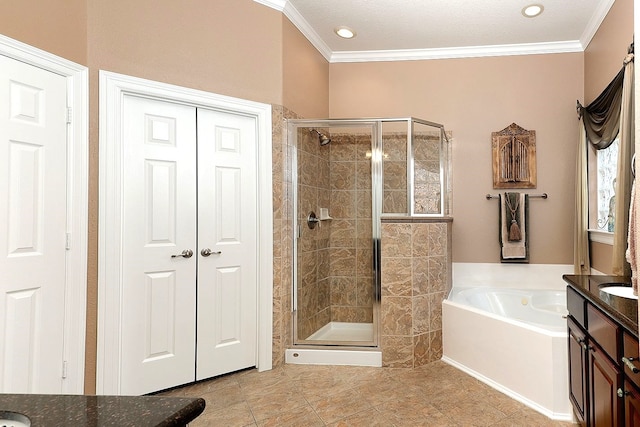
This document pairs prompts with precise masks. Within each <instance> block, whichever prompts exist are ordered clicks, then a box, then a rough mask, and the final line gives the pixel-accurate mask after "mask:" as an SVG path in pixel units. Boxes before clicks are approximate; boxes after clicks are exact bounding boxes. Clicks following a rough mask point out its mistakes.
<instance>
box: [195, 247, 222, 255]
mask: <svg viewBox="0 0 640 427" xmlns="http://www.w3.org/2000/svg"><path fill="white" fill-rule="evenodd" d="M221 253H222V251H215V252H212V251H211V249H209V248H204V249H203V250H201V251H200V255H202V256H209V255H220V254H221Z"/></svg>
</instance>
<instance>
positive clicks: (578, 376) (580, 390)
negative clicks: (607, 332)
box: [567, 316, 588, 426]
mask: <svg viewBox="0 0 640 427" xmlns="http://www.w3.org/2000/svg"><path fill="white" fill-rule="evenodd" d="M567 325H568V327H569V399H570V400H571V404H572V405H573V409H574V413H575V415H576V418H577V419H578V422H579V423H580V425H582V426H584V425H587V412H588V411H587V408H586V406H585V405H586V403H587V401H588V395H587V392H588V387H587V342H586V335H585V333H584V332H582V329H581V328H580V327H579V326H578V325H577V324H576V322H575V321H574V320H573V318H572V317H570V316H569V317H568V318H567Z"/></svg>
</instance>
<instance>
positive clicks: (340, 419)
mask: <svg viewBox="0 0 640 427" xmlns="http://www.w3.org/2000/svg"><path fill="white" fill-rule="evenodd" d="M162 394H163V395H169V396H198V397H202V398H204V399H205V400H206V402H207V406H206V408H205V411H204V413H203V414H202V415H200V416H199V417H198V418H197V419H196V420H194V421H193V422H192V423H191V424H189V425H190V426H191V427H199V426H225V427H226V426H278V427H280V426H295V427H302V426H367V427H369V426H526V427H531V426H571V425H572V424H571V423H568V422H564V423H563V422H557V421H552V420H550V419H548V418H546V417H545V416H543V415H541V414H539V413H538V412H536V411H534V410H532V409H529V408H527V407H526V406H524V405H523V404H521V403H519V402H517V401H515V400H513V399H510V398H508V397H507V396H505V395H503V394H502V393H500V392H498V391H495V390H494V389H492V388H490V387H489V386H487V385H485V384H483V383H481V382H479V381H477V380H476V379H475V378H473V377H470V376H468V375H466V374H464V373H463V372H461V371H459V370H457V369H456V368H454V367H452V366H450V365H447V364H445V363H444V362H441V361H437V362H434V363H431V364H429V365H426V366H423V367H420V368H414V369H391V368H365V367H350V366H310V365H284V366H282V367H278V368H275V369H273V370H271V371H267V372H262V373H259V372H257V371H256V370H255V369H252V370H246V371H241V372H238V373H234V374H229V375H225V376H222V377H218V378H215V379H212V380H208V381H203V382H200V383H197V384H193V385H189V386H185V387H181V388H177V389H173V390H170V391H166V392H163V393H162Z"/></svg>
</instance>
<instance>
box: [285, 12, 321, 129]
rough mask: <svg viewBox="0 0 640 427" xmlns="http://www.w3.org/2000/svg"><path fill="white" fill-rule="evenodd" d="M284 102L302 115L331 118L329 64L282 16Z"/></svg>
mask: <svg viewBox="0 0 640 427" xmlns="http://www.w3.org/2000/svg"><path fill="white" fill-rule="evenodd" d="M283 21H284V22H283V45H282V47H283V49H282V60H283V64H282V68H283V76H284V78H283V84H284V87H283V92H282V93H283V95H282V100H283V105H285V106H286V107H287V108H288V109H290V110H291V111H295V112H296V114H298V115H299V116H300V117H304V118H308V119H312V118H326V117H329V63H328V62H327V60H326V59H324V57H323V56H322V55H321V54H320V53H319V52H318V51H317V50H316V48H315V47H313V45H312V44H311V43H310V42H309V40H307V38H306V37H305V36H304V35H302V33H301V32H300V31H298V29H297V28H296V27H295V26H294V25H293V24H292V23H291V22H290V21H289V20H288V19H287V18H283Z"/></svg>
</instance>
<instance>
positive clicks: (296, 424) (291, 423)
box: [258, 405, 325, 427]
mask: <svg viewBox="0 0 640 427" xmlns="http://www.w3.org/2000/svg"><path fill="white" fill-rule="evenodd" d="M324 425H325V424H324V423H323V422H322V420H321V419H320V417H318V416H317V415H316V413H315V412H314V411H313V409H312V408H311V406H309V405H307V406H301V407H299V408H296V409H293V410H291V411H286V412H282V413H280V414H277V415H275V416H273V417H270V418H266V419H264V420H262V421H259V422H258V426H261V427H263V426H264V427H315V426H324Z"/></svg>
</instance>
